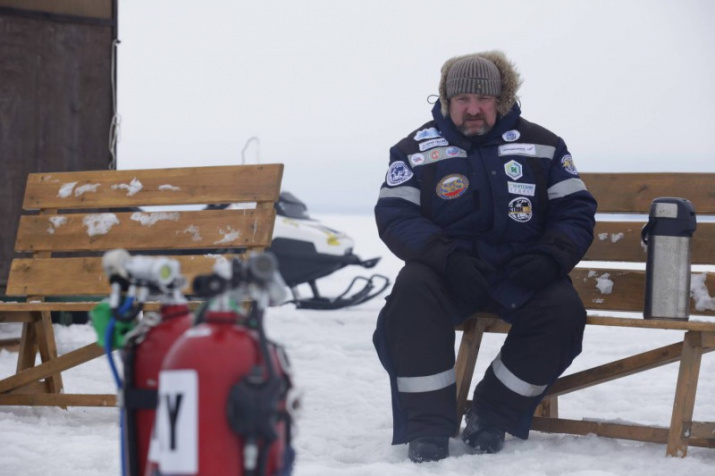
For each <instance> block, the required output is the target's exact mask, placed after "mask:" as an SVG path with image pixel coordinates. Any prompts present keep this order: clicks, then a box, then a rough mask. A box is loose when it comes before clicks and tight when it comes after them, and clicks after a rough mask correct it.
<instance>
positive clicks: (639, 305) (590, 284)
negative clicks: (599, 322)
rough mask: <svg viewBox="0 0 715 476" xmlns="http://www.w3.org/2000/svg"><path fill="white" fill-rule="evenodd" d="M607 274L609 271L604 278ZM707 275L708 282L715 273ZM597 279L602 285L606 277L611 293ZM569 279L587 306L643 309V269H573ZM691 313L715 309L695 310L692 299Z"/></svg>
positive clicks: (610, 309) (622, 309) (713, 313)
mask: <svg viewBox="0 0 715 476" xmlns="http://www.w3.org/2000/svg"><path fill="white" fill-rule="evenodd" d="M606 274H608V276H607V277H606V276H605V275H606ZM695 274H702V273H695ZM706 274H707V275H708V279H709V280H710V282H713V281H715V274H712V273H706ZM599 278H600V279H601V280H602V282H604V283H605V284H607V281H605V280H610V281H612V282H613V289H612V291H611V293H610V294H604V293H602V292H601V290H600V289H599V288H598V287H597V286H598V284H599V282H598V279H599ZM571 279H572V280H573V284H574V287H575V288H576V290H577V291H578V294H579V296H581V299H582V300H583V303H584V305H585V306H586V309H595V310H602V311H607V310H608V311H625V312H640V313H642V312H643V305H644V303H645V272H644V271H637V270H623V269H593V270H591V269H588V268H576V269H574V270H573V271H572V272H571ZM708 279H706V281H707V280H708ZM690 313H691V314H692V315H705V316H715V311H714V310H712V309H706V310H697V309H696V308H695V302H694V301H693V300H692V299H691V300H690Z"/></svg>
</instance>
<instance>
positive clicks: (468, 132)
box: [459, 122, 493, 137]
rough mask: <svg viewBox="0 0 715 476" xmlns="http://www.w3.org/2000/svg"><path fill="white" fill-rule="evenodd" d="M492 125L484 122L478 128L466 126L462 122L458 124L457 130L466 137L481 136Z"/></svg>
mask: <svg viewBox="0 0 715 476" xmlns="http://www.w3.org/2000/svg"><path fill="white" fill-rule="evenodd" d="M492 127H493V126H490V125H488V124H487V123H486V122H485V123H484V124H483V125H482V126H481V127H479V128H478V129H474V128H472V127H468V126H467V125H466V124H462V125H461V126H459V132H461V133H462V134H463V135H465V136H467V137H474V136H483V135H484V134H486V133H487V132H489V131H491V130H492Z"/></svg>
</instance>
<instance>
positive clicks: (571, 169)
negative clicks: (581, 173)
mask: <svg viewBox="0 0 715 476" xmlns="http://www.w3.org/2000/svg"><path fill="white" fill-rule="evenodd" d="M561 166H562V167H563V168H564V169H565V170H566V172H568V173H570V174H571V175H578V170H576V165H575V164H574V163H573V159H572V158H571V156H570V155H569V154H566V155H564V156H563V157H561Z"/></svg>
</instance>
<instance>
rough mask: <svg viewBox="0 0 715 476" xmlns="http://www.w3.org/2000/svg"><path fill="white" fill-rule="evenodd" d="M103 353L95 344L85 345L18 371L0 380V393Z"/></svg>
mask: <svg viewBox="0 0 715 476" xmlns="http://www.w3.org/2000/svg"><path fill="white" fill-rule="evenodd" d="M103 353H104V349H102V348H101V347H100V346H98V345H97V344H87V345H86V346H84V347H80V348H79V349H75V350H73V351H71V352H68V353H66V354H62V355H60V356H59V357H57V358H55V359H52V360H49V361H47V362H44V363H42V364H40V365H38V366H35V367H31V368H28V369H25V370H22V371H19V372H18V373H17V374H15V375H12V376H10V377H6V378H4V379H2V380H0V393H4V392H7V391H10V390H12V389H15V388H18V387H21V386H23V385H26V384H28V383H31V382H35V381H37V380H40V379H44V378H47V377H49V376H50V375H52V374H55V373H58V372H62V371H64V370H67V369H70V368H72V367H75V366H77V365H79V364H81V363H84V362H87V361H89V360H92V359H94V358H97V357H99V356H100V355H102V354H103Z"/></svg>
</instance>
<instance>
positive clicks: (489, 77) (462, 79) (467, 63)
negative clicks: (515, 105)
mask: <svg viewBox="0 0 715 476" xmlns="http://www.w3.org/2000/svg"><path fill="white" fill-rule="evenodd" d="M446 86H447V99H450V98H452V97H454V96H456V95H457V94H483V95H485V96H499V95H500V94H501V90H502V80H501V74H500V73H499V69H497V67H496V65H495V64H494V63H492V62H491V61H489V60H488V59H485V58H482V57H480V56H476V55H475V56H468V57H466V58H463V59H461V60H459V61H457V62H456V63H454V64H453V65H452V66H451V67H450V68H449V71H448V72H447V82H446Z"/></svg>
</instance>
